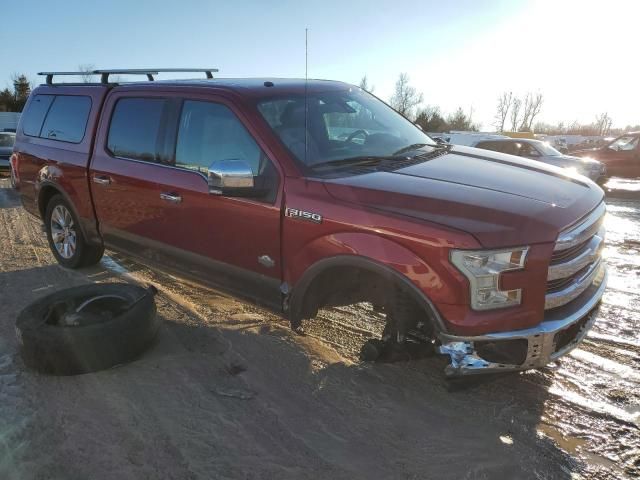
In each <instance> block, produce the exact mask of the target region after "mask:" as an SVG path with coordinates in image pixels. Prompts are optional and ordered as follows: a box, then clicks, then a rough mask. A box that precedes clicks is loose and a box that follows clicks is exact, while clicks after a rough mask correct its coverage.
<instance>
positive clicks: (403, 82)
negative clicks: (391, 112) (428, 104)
mask: <svg viewBox="0 0 640 480" xmlns="http://www.w3.org/2000/svg"><path fill="white" fill-rule="evenodd" d="M422 100H423V96H422V93H418V91H417V90H416V89H415V87H412V86H411V85H409V76H408V75H407V74H406V73H401V74H400V77H398V81H397V82H396V88H395V92H394V94H393V96H392V97H391V100H390V102H389V103H390V104H391V106H392V107H393V108H395V109H396V110H397V111H398V112H399V113H401V114H402V115H404V116H405V117H407V118H409V119H413V118H414V109H415V108H416V107H417V106H418V105H420V104H421V103H422Z"/></svg>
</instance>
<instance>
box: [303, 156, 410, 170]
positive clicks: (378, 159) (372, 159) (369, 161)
mask: <svg viewBox="0 0 640 480" xmlns="http://www.w3.org/2000/svg"><path fill="white" fill-rule="evenodd" d="M405 159H406V157H404V156H398V155H386V156H385V155H362V156H358V157H349V158H341V159H339V160H329V161H326V162H320V163H316V164H315V165H311V166H310V167H311V168H312V169H314V170H316V169H318V168H320V169H323V168H328V167H359V166H367V165H378V164H380V163H382V162H384V161H385V160H405Z"/></svg>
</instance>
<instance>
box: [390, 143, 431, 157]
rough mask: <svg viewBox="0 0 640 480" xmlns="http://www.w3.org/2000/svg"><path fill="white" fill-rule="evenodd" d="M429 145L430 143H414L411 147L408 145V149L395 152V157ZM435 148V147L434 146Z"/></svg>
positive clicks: (404, 148) (403, 148)
mask: <svg viewBox="0 0 640 480" xmlns="http://www.w3.org/2000/svg"><path fill="white" fill-rule="evenodd" d="M427 145H429V144H428V143H414V144H411V145H407V146H406V147H402V148H401V149H400V150H398V151H397V152H393V154H394V155H400V154H401V153H405V152H411V151H412V150H418V149H419V148H422V147H426V146H427ZM434 147H435V145H434Z"/></svg>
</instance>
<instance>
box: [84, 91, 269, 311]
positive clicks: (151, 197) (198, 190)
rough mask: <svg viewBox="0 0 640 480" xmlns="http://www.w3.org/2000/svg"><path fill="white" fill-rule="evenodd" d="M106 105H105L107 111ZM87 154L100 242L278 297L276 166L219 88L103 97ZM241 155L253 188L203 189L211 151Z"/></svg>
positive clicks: (240, 289)
mask: <svg viewBox="0 0 640 480" xmlns="http://www.w3.org/2000/svg"><path fill="white" fill-rule="evenodd" d="M110 111H111V112H112V113H110ZM109 117H110V121H109V125H108V128H106V127H103V128H101V135H102V138H99V139H98V142H100V143H99V144H98V146H97V148H96V155H95V158H94V160H93V163H92V168H91V177H92V181H93V184H92V185H93V192H94V200H95V205H96V210H97V214H98V218H99V220H100V225H101V231H102V232H103V234H104V235H105V238H106V239H107V243H108V244H110V245H112V246H115V247H116V248H119V249H122V250H126V251H129V252H131V253H134V254H138V255H140V254H142V255H143V256H145V257H148V258H150V259H152V260H154V261H159V262H161V263H163V264H165V265H168V266H171V267H173V268H175V269H178V270H180V271H182V272H184V273H187V274H189V275H193V276H195V277H198V278H199V279H202V280H205V281H209V282H211V283H214V284H217V285H222V286H224V287H226V288H228V289H231V290H234V291H236V292H237V293H239V294H241V295H243V296H245V297H251V299H252V300H254V301H258V302H260V303H268V304H270V305H272V306H279V304H280V291H279V287H280V281H281V259H280V204H281V188H280V184H281V182H280V180H279V179H280V174H279V172H278V170H277V167H276V165H275V163H274V162H273V161H271V159H270V158H269V156H268V154H267V153H266V149H265V148H263V146H262V145H261V144H260V143H259V140H258V139H257V138H256V137H255V136H254V135H253V134H252V132H251V125H250V124H249V122H247V120H246V119H245V118H244V117H242V116H241V113H240V112H239V111H238V110H237V109H236V108H235V107H234V105H233V104H232V103H230V102H228V101H227V100H225V99H224V98H218V99H214V98H212V97H211V96H207V97H205V98H197V97H196V98H193V97H191V98H189V97H180V96H178V94H173V95H170V96H169V95H162V94H159V93H158V94H155V95H154V96H145V97H144V98H143V97H141V96H140V94H139V93H138V94H133V93H132V94H126V95H122V96H119V97H118V98H116V96H115V95H114V98H110V99H108V101H107V105H106V107H105V117H104V118H105V121H106V119H107V118H109ZM227 159H229V160H231V159H234V160H243V161H245V162H246V163H248V164H249V165H250V166H251V167H252V169H253V170H254V175H255V176H256V181H259V182H263V183H264V184H265V185H269V186H270V188H267V189H265V194H264V195H263V196H261V197H260V198H249V197H230V196H219V195H211V194H210V193H209V188H208V182H207V174H206V172H207V169H208V167H209V165H210V164H211V163H212V162H213V161H215V160H218V161H220V160H222V161H223V160H227Z"/></svg>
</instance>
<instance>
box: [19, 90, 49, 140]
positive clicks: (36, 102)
mask: <svg viewBox="0 0 640 480" xmlns="http://www.w3.org/2000/svg"><path fill="white" fill-rule="evenodd" d="M53 99H54V95H36V96H35V97H33V99H32V100H31V102H29V108H27V111H26V112H24V114H23V118H22V132H23V133H24V134H25V135H29V136H30V137H39V136H40V130H42V123H43V122H44V117H45V116H46V115H47V112H48V111H49V107H50V106H51V102H53Z"/></svg>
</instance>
